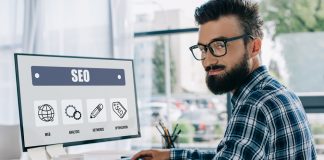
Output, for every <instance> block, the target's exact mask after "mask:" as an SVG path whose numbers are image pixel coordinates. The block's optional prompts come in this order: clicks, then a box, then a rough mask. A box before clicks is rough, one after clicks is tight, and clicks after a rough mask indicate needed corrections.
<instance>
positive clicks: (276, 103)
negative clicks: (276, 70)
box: [245, 87, 302, 110]
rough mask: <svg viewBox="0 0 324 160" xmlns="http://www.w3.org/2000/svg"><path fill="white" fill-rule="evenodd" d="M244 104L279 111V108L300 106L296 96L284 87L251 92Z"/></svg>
mask: <svg viewBox="0 0 324 160" xmlns="http://www.w3.org/2000/svg"><path fill="white" fill-rule="evenodd" d="M245 100H246V102H245V103H246V104H251V105H253V106H258V107H261V108H264V109H267V110H268V109H270V110H273V109H280V108H281V107H288V108H289V106H296V105H300V106H301V105H302V104H301V102H300V100H299V98H298V96H297V95H296V94H295V93H294V92H292V91H290V90H288V89H287V88H285V87H281V88H276V89H274V88H272V89H268V88H263V89H259V90H255V91H252V92H251V93H250V94H249V95H248V96H247V97H246V99H245Z"/></svg>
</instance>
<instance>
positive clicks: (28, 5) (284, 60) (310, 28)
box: [0, 0, 324, 159]
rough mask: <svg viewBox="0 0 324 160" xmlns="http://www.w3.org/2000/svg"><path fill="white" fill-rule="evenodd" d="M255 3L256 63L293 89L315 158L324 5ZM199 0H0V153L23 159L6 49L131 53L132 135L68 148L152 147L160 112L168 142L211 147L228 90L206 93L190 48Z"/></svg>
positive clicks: (322, 127) (322, 128)
mask: <svg viewBox="0 0 324 160" xmlns="http://www.w3.org/2000/svg"><path fill="white" fill-rule="evenodd" d="M256 1H258V2H259V3H260V12H261V15H262V16H263V18H264V20H265V25H264V34H265V36H264V39H263V48H262V54H261V56H262V62H263V64H264V65H265V66H267V68H268V70H269V71H270V73H271V74H272V76H274V77H276V79H278V80H279V81H280V82H282V83H283V84H285V85H286V86H287V87H289V88H290V89H291V90H293V91H294V92H296V93H297V95H298V96H299V97H300V99H301V101H302V103H303V105H304V109H305V111H306V113H307V116H308V120H309V123H310V126H311V130H312V133H313V136H314V141H315V144H316V150H317V153H318V154H319V156H321V154H324V118H323V117H324V116H323V113H324V85H323V84H324V64H323V61H324V54H323V51H324V45H323V44H324V27H323V26H324V23H323V22H324V20H323V17H324V12H323V10H324V6H323V5H324V3H318V2H317V1H308V2H307V5H304V4H303V2H304V1H303V0H294V1H292V0H291V1H286V0H279V1H278V0H269V1H268V0H267V1H266V0H256ZM203 2H205V1H203V0H190V1H188V0H177V1H174V0H173V1H172V0H163V1H158V0H55V1H46V0H1V1H0V21H1V25H0V56H1V57H0V109H1V112H0V159H5V158H8V159H23V157H25V158H26V155H25V153H22V154H20V153H21V152H22V151H21V142H20V141H21V137H20V131H19V114H18V103H17V89H16V77H15V66H14V53H28V54H44V55H61V56H85V57H103V58H118V59H132V60H133V62H134V72H135V74H134V76H135V83H136V94H137V103H138V106H137V107H138V111H139V112H138V113H139V121H140V130H141V137H140V138H131V139H123V140H118V141H107V142H100V143H93V144H85V145H77V146H70V147H66V148H65V149H66V150H67V151H68V152H69V153H71V154H80V153H84V152H93V151H116V150H117V151H127V152H128V151H130V152H136V151H139V150H142V149H149V148H161V147H162V144H161V143H162V139H161V135H160V133H159V131H158V130H157V129H156V124H157V122H158V121H159V120H162V121H163V122H164V124H165V125H166V126H167V127H168V128H170V130H171V131H172V129H173V128H174V127H175V125H176V124H178V127H179V128H181V130H182V132H181V134H179V138H178V140H177V142H176V143H177V144H176V147H183V148H201V149H215V148H216V147H217V144H218V143H219V141H220V139H221V138H222V135H223V134H224V131H225V127H226V124H227V121H228V119H229V117H230V115H231V112H230V111H231V104H230V97H231V94H225V95H217V96H216V95H213V94H212V93H211V92H210V91H208V89H207V87H206V85H205V79H204V77H205V72H204V70H203V68H202V66H201V63H200V62H199V61H196V60H195V59H194V58H193V57H192V55H191V53H190V51H189V46H191V45H193V44H196V43H197V38H198V26H197V25H196V23H195V21H194V16H193V13H194V10H195V8H196V7H197V6H199V5H200V4H202V3H203ZM286 3H288V4H290V5H281V4H286ZM291 15H294V16H291ZM293 17H297V18H293ZM320 19H322V20H323V21H320ZM9 139H10V141H6V140H9ZM10 152H15V153H10ZM17 153H18V154H17ZM1 156H5V158H1Z"/></svg>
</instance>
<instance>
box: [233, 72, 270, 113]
mask: <svg viewBox="0 0 324 160" xmlns="http://www.w3.org/2000/svg"><path fill="white" fill-rule="evenodd" d="M268 75H269V74H268V71H267V68H266V67H265V66H260V67H259V68H257V69H255V70H254V71H253V72H252V73H250V74H249V75H248V77H247V78H246V80H245V81H244V82H243V83H242V85H241V86H240V87H239V88H238V89H237V90H236V91H235V92H234V94H233V96H232V99H231V102H232V105H233V107H235V106H237V105H238V102H240V101H241V99H244V98H245V97H246V96H247V95H249V94H248V93H250V92H251V90H252V89H253V88H254V87H255V86H256V85H257V84H259V82H260V81H261V80H262V79H264V78H265V77H267V76H268Z"/></svg>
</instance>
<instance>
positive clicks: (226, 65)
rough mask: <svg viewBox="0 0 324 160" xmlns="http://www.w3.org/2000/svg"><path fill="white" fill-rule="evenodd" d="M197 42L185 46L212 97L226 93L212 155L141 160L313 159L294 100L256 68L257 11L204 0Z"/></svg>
mask: <svg viewBox="0 0 324 160" xmlns="http://www.w3.org/2000/svg"><path fill="white" fill-rule="evenodd" d="M195 19H196V21H197V22H198V24H199V40H198V43H197V45H194V46H192V47H190V50H191V52H192V53H193V55H194V57H195V59H197V60H201V62H202V65H203V67H204V68H205V71H206V84H207V86H208V88H209V89H210V91H212V92H213V93H214V94H223V93H226V92H232V93H233V97H232V99H231V102H232V104H233V110H232V117H231V118H230V120H229V123H228V126H227V128H226V131H225V134H224V137H223V139H222V140H221V142H220V144H219V145H218V147H217V149H216V151H202V150H186V149H171V150H146V151H141V152H139V153H137V154H136V155H134V157H133V159H137V158H139V157H141V158H144V159H152V160H158V159H247V160H250V159H276V160H278V159H316V152H315V148H314V143H313V139H312V134H311V131H310V128H309V124H308V121H307V118H306V113H305V111H304V109H303V106H302V104H301V102H300V100H299V99H298V97H297V96H296V95H295V94H294V93H293V92H291V91H290V90H288V89H287V88H286V87H284V86H283V85H282V84H280V83H279V82H278V81H276V80H274V79H273V78H272V77H271V76H270V75H269V73H268V71H267V69H266V68H265V67H264V66H262V65H261V60H260V52H261V45H262V43H261V42H262V37H263V33H262V30H261V28H262V24H263V21H262V20H261V18H260V16H259V13H258V6H257V4H255V3H252V2H250V1H246V0H210V1H208V2H207V3H205V4H203V5H202V6H201V7H199V8H197V9H196V12H195Z"/></svg>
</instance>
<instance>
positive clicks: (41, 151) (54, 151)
mask: <svg viewBox="0 0 324 160" xmlns="http://www.w3.org/2000/svg"><path fill="white" fill-rule="evenodd" d="M27 152H28V156H29V157H30V159H31V160H49V159H50V158H52V159H53V158H55V157H59V156H63V155H66V154H67V153H66V151H65V150H64V148H63V144H57V145H51V146H46V147H37V148H30V149H27Z"/></svg>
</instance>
